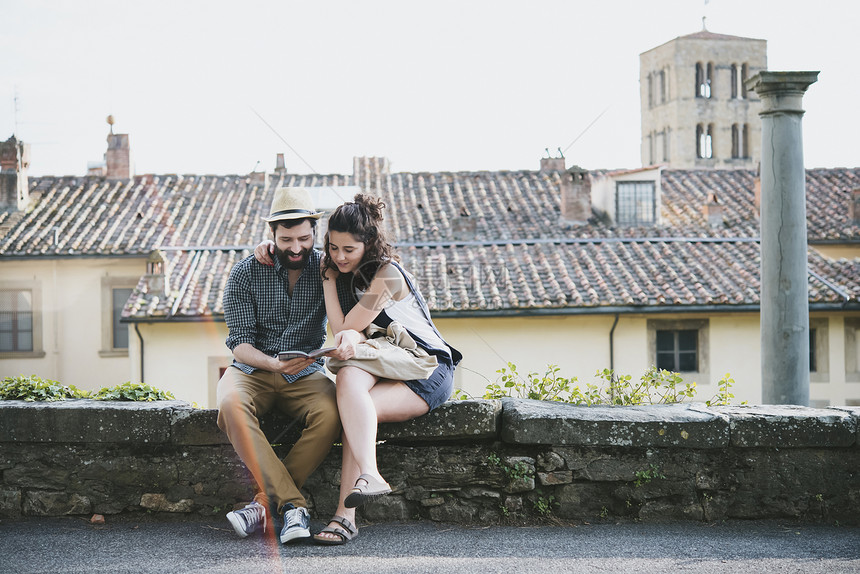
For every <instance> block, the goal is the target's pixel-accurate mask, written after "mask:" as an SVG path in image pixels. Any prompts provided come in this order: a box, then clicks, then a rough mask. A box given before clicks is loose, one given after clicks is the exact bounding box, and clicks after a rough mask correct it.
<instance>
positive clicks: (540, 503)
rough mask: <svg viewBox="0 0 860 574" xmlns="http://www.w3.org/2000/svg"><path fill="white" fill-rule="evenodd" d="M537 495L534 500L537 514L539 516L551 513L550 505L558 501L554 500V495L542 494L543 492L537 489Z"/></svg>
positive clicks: (555, 504)
mask: <svg viewBox="0 0 860 574" xmlns="http://www.w3.org/2000/svg"><path fill="white" fill-rule="evenodd" d="M537 493H538V497H537V498H536V499H535V501H534V508H535V511H537V513H538V514H540V515H541V516H549V515H551V514H552V507H553V506H558V503H557V502H556V501H555V497H554V496H552V495H549V496H546V497H544V496H543V492H541V491H540V489H538V491H537Z"/></svg>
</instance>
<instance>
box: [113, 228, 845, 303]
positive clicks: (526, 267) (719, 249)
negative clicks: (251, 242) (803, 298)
mask: <svg viewBox="0 0 860 574" xmlns="http://www.w3.org/2000/svg"><path fill="white" fill-rule="evenodd" d="M250 253H251V252H250V250H232V249H209V250H176V251H173V250H171V251H167V252H166V253H165V255H166V259H167V270H168V275H169V276H170V278H171V290H172V291H173V293H174V296H172V297H169V298H167V299H164V298H163V297H159V296H157V295H154V294H150V293H147V292H146V286H145V282H144V281H143V280H142V281H141V283H140V284H139V285H138V287H137V289H136V290H135V292H134V294H133V296H132V298H131V299H130V300H129V304H128V305H127V306H126V309H125V311H124V316H130V317H135V318H144V317H148V318H168V317H170V318H174V319H183V318H185V319H188V318H197V317H216V318H217V317H220V316H222V315H223V308H222V305H221V293H222V292H223V288H224V282H225V281H226V278H227V275H228V274H229V271H230V269H231V268H232V267H233V265H234V264H235V263H236V262H238V261H239V260H240V259H242V258H243V257H246V256H247V255H250ZM399 253H400V255H401V257H402V260H403V265H404V266H405V267H406V268H407V269H409V270H410V271H412V272H413V273H414V274H415V275H416V277H417V279H418V282H419V288H420V289H421V291H422V293H423V294H424V296H425V298H426V299H427V303H428V305H429V307H430V308H431V310H433V311H434V313H436V314H438V313H443V314H444V313H450V312H458V313H463V312H479V313H480V312H499V311H501V312H504V311H509V312H511V311H512V312H522V311H529V310H536V309H548V310H559V309H564V308H571V307H575V308H580V309H583V310H587V309H591V310H593V311H595V312H600V311H602V310H605V308H618V307H627V308H628V310H633V311H635V309H636V308H637V307H639V308H645V307H648V308H655V307H674V306H708V307H713V308H722V309H723V310H731V309H732V308H733V307H734V308H740V307H748V306H757V305H758V304H759V302H760V301H759V288H760V283H759V265H760V260H759V246H758V243H757V242H756V241H751V240H748V241H737V240H729V241H679V240H672V239H667V240H654V241H631V240H623V241H621V240H596V241H583V242H564V243H560V242H550V241H548V242H540V243H534V242H532V243H517V244H514V243H504V242H498V243H487V244H477V245H472V244H470V245H461V246H447V247H419V246H407V247H402V248H401V249H400V250H399ZM809 266H810V271H811V273H810V275H809V301H810V304H826V305H831V306H838V305H841V304H842V303H843V302H844V301H845V300H846V298H847V299H850V300H852V301H853V302H854V303H856V302H857V300H858V298H860V259H854V260H841V261H838V262H835V263H834V262H832V261H830V260H828V259H826V258H824V257H821V256H820V255H817V254H816V253H815V252H814V251H810V254H809Z"/></svg>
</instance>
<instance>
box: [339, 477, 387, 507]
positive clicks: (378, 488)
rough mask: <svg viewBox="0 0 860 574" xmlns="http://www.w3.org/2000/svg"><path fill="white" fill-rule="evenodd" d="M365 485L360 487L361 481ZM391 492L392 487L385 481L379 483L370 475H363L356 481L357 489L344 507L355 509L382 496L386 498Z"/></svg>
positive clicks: (345, 502) (352, 492) (354, 489)
mask: <svg viewBox="0 0 860 574" xmlns="http://www.w3.org/2000/svg"><path fill="white" fill-rule="evenodd" d="M362 480H363V481H364V484H362V485H359V484H358V483H359V482H360V481H362ZM390 492H391V487H390V486H388V483H387V482H385V481H382V482H380V481H378V480H376V479H375V478H373V477H372V476H370V475H369V474H362V475H361V476H359V477H358V480H356V481H355V487H354V488H353V489H352V491H351V492H350V494H349V496H347V497H346V499H345V500H344V501H343V505H344V506H346V507H347V508H355V507H356V506H361V505H362V504H364V503H365V502H370V501H371V500H373V499H375V498H379V497H380V496H385V495H386V494H389V493H390Z"/></svg>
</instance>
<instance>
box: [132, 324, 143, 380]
mask: <svg viewBox="0 0 860 574" xmlns="http://www.w3.org/2000/svg"><path fill="white" fill-rule="evenodd" d="M134 332H135V333H137V338H138V339H140V382H141V384H143V382H144V381H143V335H141V334H140V329H138V328H137V323H135V324H134Z"/></svg>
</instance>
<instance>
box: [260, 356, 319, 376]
mask: <svg viewBox="0 0 860 574" xmlns="http://www.w3.org/2000/svg"><path fill="white" fill-rule="evenodd" d="M314 361H316V359H312V358H310V357H308V358H304V357H299V358H298V359H290V360H289V361H282V360H280V359H279V358H277V357H272V367H273V368H272V369H271V371H272V372H273V373H282V374H284V375H297V374H299V373H301V372H302V371H304V370H305V369H307V368H308V367H310V366H311V365H312V364H313V363H314Z"/></svg>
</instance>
